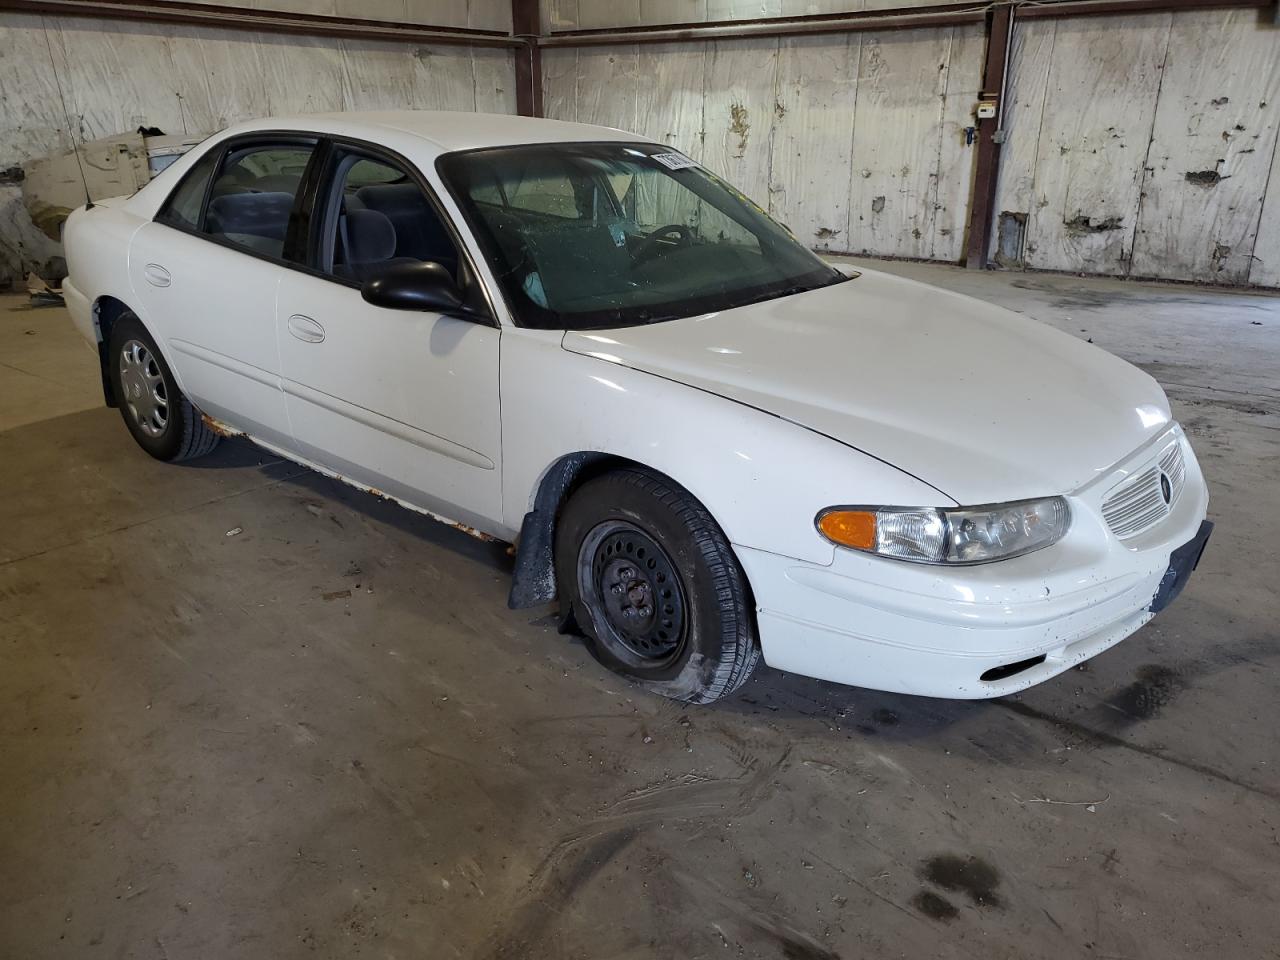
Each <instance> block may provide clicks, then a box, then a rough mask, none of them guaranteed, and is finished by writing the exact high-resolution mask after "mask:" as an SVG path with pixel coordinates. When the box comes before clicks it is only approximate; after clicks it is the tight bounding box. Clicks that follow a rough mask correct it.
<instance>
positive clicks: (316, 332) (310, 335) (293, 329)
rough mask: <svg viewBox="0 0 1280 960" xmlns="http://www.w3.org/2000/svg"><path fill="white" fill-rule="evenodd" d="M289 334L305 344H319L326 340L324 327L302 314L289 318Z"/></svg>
mask: <svg viewBox="0 0 1280 960" xmlns="http://www.w3.org/2000/svg"><path fill="white" fill-rule="evenodd" d="M289 332H290V333H291V334H293V335H294V336H295V337H297V338H298V339H299V340H301V341H302V342H303V343H319V342H320V341H321V340H323V339H324V327H322V326H320V324H318V323H316V322H315V321H314V320H312V319H311V318H310V317H304V316H303V315H302V314H300V313H295V314H294V315H293V316H292V317H290V318H289Z"/></svg>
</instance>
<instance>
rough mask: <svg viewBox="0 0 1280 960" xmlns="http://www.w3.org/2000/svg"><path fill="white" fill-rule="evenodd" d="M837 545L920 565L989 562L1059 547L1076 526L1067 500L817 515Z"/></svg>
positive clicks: (839, 510) (839, 509)
mask: <svg viewBox="0 0 1280 960" xmlns="http://www.w3.org/2000/svg"><path fill="white" fill-rule="evenodd" d="M816 522H817V525H818V531H819V532H820V533H821V534H822V535H823V536H824V537H826V538H827V539H828V540H830V541H831V542H832V543H835V544H839V545H840V546H842V547H852V548H853V549H855V550H863V551H866V552H867V553H876V554H879V555H880V556H882V557H894V558H896V559H898V560H912V561H915V562H917V563H987V562H989V561H991V560H1004V559H1006V558H1008V557H1017V556H1020V555H1022V554H1024V553H1030V552H1031V551H1033V550H1040V549H1042V548H1043V547H1047V546H1049V545H1050V544H1052V543H1057V542H1058V541H1059V540H1061V539H1062V536H1063V534H1065V533H1066V532H1067V527H1068V526H1069V525H1070V524H1071V511H1070V510H1069V509H1068V508H1067V501H1066V500H1064V499H1063V498H1062V497H1048V498H1047V499H1044V500H1019V501H1017V502H1016V503H996V504H990V505H987V506H983V507H956V508H954V509H947V508H941V507H830V508H828V509H826V510H823V511H822V512H821V513H820V514H818V517H817V521H816Z"/></svg>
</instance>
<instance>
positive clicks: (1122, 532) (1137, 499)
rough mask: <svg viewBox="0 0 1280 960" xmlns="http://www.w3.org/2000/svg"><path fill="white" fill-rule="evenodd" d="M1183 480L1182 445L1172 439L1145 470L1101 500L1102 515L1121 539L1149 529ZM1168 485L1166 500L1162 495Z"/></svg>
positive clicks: (1168, 507) (1171, 502) (1164, 514)
mask: <svg viewBox="0 0 1280 960" xmlns="http://www.w3.org/2000/svg"><path fill="white" fill-rule="evenodd" d="M1186 479H1187V465H1186V463H1184V462H1183V459H1182V447H1181V445H1180V444H1179V443H1178V442H1177V441H1176V440H1175V441H1174V442H1173V443H1171V444H1169V446H1167V447H1165V449H1164V450H1163V451H1161V453H1160V455H1159V456H1158V457H1157V458H1156V459H1155V460H1154V461H1153V462H1152V463H1151V464H1150V465H1149V466H1148V467H1146V468H1145V469H1143V470H1141V471H1140V472H1139V473H1137V474H1135V475H1134V476H1132V477H1130V478H1129V479H1128V480H1125V481H1124V482H1122V483H1120V484H1119V485H1118V486H1116V487H1115V488H1114V489H1113V490H1112V491H1111V492H1110V493H1108V494H1107V496H1106V498H1105V499H1104V500H1103V501H1102V516H1103V517H1104V518H1105V519H1106V521H1107V526H1109V527H1110V528H1111V532H1112V533H1114V534H1115V535H1116V536H1117V537H1119V538H1120V539H1121V540H1124V539H1126V538H1127V537H1135V536H1137V535H1138V534H1140V533H1142V532H1143V531H1144V530H1149V529H1150V528H1151V527H1153V526H1155V525H1156V524H1157V523H1159V522H1160V521H1161V520H1163V519H1164V518H1165V517H1167V516H1168V515H1169V511H1170V510H1172V509H1173V505H1174V504H1175V503H1177V502H1178V495H1179V494H1180V493H1182V486H1183V484H1184V483H1185V482H1186ZM1165 483H1167V484H1168V499H1167V500H1166V498H1165Z"/></svg>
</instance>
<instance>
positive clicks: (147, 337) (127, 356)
mask: <svg viewBox="0 0 1280 960" xmlns="http://www.w3.org/2000/svg"><path fill="white" fill-rule="evenodd" d="M107 355H108V358H109V363H110V366H109V371H110V376H111V391H112V394H113V396H114V397H115V398H116V402H117V404H118V405H119V407H120V415H121V416H122V417H123V418H124V424H125V426H126V427H128V428H129V432H130V433H131V434H133V439H134V440H136V441H137V442H138V446H140V447H142V449H143V450H145V451H147V453H149V454H151V456H153V457H155V458H156V459H157V460H165V461H169V462H174V461H178V460H190V459H192V458H193V457H201V456H204V455H205V454H206V453H208V452H209V451H211V450H212V449H213V448H214V447H216V446H217V445H218V435H217V434H216V433H214V432H213V431H212V430H210V429H209V427H208V425H207V424H206V423H205V422H204V420H203V419H202V418H201V416H200V412H199V411H198V410H196V408H195V407H193V406H192V405H191V401H190V400H188V399H187V398H186V397H185V396H183V393H182V391H181V390H179V389H178V382H177V381H176V380H175V379H174V377H173V372H172V371H171V370H170V369H169V365H168V364H166V363H165V362H164V358H163V357H162V356H160V351H159V350H158V349H157V348H156V343H155V340H153V339H152V338H151V334H149V333H147V330H146V328H145V327H143V325H142V323H141V321H139V320H138V318H137V316H136V315H135V314H133V313H130V312H126V313H122V314H121V315H120V317H119V319H117V320H116V322H115V325H114V326H112V328H111V338H110V341H109V343H108V347H107Z"/></svg>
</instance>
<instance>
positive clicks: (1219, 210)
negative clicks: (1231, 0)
mask: <svg viewBox="0 0 1280 960" xmlns="http://www.w3.org/2000/svg"><path fill="white" fill-rule="evenodd" d="M1010 75H1011V83H1012V85H1013V89H1014V91H1015V94H1016V96H1015V97H1014V99H1013V100H1012V103H1011V105H1010V109H1009V114H1008V117H1007V122H1006V127H1007V128H1008V130H1009V141H1008V143H1007V144H1006V147H1005V157H1004V164H1003V167H1002V171H1001V172H1002V176H1001V181H1000V189H999V191H998V194H997V199H996V210H997V211H998V212H999V215H1000V216H1002V217H1003V218H1004V219H1003V222H1002V223H1000V228H1003V231H1004V234H1005V238H1006V243H1005V245H1004V248H1003V250H1002V257H1003V258H1004V259H1007V260H1010V261H1012V262H1014V263H1016V262H1019V261H1021V262H1024V263H1025V264H1026V265H1027V266H1030V267H1038V268H1043V269H1049V270H1071V271H1082V272H1086V273H1102V274H1110V275H1114V276H1138V277H1164V278H1169V279H1176V280H1202V281H1210V282H1217V283H1255V284H1262V285H1267V286H1280V225H1277V223H1276V221H1278V220H1280V177H1272V176H1271V175H1270V174H1271V170H1272V167H1273V165H1274V163H1275V162H1276V160H1275V158H1276V139H1277V136H1276V135H1277V130H1278V129H1280V28H1276V27H1274V26H1268V25H1266V24H1265V23H1263V22H1260V19H1259V15H1258V12H1257V11H1256V10H1227V11H1222V10H1219V11H1207V10H1206V11H1194V12H1186V13H1178V14H1168V13H1164V14H1148V15H1143V16H1131V17H1105V18H1096V19H1083V20H1057V21H1055V20H1039V21H1028V22H1026V23H1024V24H1022V25H1020V26H1019V27H1018V29H1017V32H1016V33H1015V34H1014V43H1013V57H1012V62H1011V64H1010ZM1012 218H1018V219H1022V220H1024V221H1025V230H1024V235H1023V237H1022V239H1021V241H1020V242H1019V241H1018V240H1017V239H1016V236H1015V234H1016V233H1017V226H1016V221H1012ZM1011 221H1012V222H1011ZM1268 221H1270V222H1268ZM1260 226H1261V228H1262V229H1261V231H1260V229H1259V227H1260ZM998 229H999V228H998Z"/></svg>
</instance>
